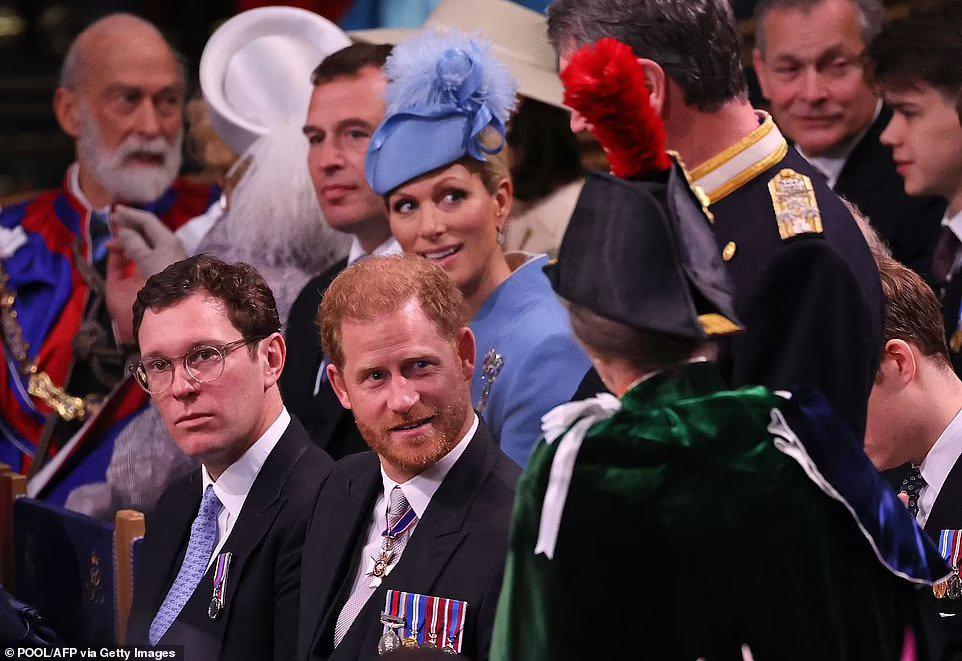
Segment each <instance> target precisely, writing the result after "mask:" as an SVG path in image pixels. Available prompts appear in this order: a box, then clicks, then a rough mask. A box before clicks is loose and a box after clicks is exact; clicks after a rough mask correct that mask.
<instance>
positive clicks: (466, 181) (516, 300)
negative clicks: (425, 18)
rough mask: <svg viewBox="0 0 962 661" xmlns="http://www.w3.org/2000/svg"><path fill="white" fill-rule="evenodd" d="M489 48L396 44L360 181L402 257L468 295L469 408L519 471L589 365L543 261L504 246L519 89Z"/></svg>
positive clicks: (449, 40)
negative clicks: (412, 257)
mask: <svg viewBox="0 0 962 661" xmlns="http://www.w3.org/2000/svg"><path fill="white" fill-rule="evenodd" d="M490 50H491V48H490V45H489V44H488V43H486V42H485V41H483V40H482V39H479V38H477V37H468V36H466V35H464V34H462V33H460V32H457V31H448V32H435V31H427V32H423V33H421V34H420V35H418V36H416V37H414V38H413V39H411V40H409V41H407V42H404V43H402V44H400V45H398V46H397V47H396V48H395V49H394V53H393V54H392V55H391V57H390V58H389V59H388V62H387V65H386V67H385V73H386V74H387V78H388V80H389V84H388V91H387V95H388V113H387V117H386V118H385V120H384V123H383V124H381V126H380V127H379V128H378V130H377V132H376V133H375V134H374V136H373V138H372V139H371V144H370V147H369V149H368V153H367V180H368V183H369V184H370V185H371V188H372V189H373V190H374V191H375V192H377V193H378V194H380V195H383V196H384V199H385V202H386V204H387V206H388V212H389V216H390V221H391V232H392V233H393V234H394V236H395V237H396V238H397V240H398V241H399V242H400V244H401V246H402V247H403V248H404V250H405V251H407V252H412V253H417V254H419V255H423V256H424V257H425V258H427V259H429V260H431V261H433V262H434V263H435V264H437V265H439V266H440V267H441V268H442V269H444V270H445V271H446V272H447V273H448V275H449V276H451V278H452V280H454V282H455V284H456V285H457V286H458V288H459V289H460V290H461V292H462V293H463V294H464V297H465V299H466V300H467V303H468V307H469V309H470V310H471V312H472V315H473V320H472V322H471V329H472V330H473V331H474V333H475V335H476V336H477V347H478V353H477V369H476V372H475V377H474V383H473V385H472V393H471V395H472V399H473V403H474V406H475V408H477V409H478V410H479V412H480V413H482V414H483V416H484V419H485V421H486V422H487V423H488V425H489V426H490V428H491V431H492V433H493V434H494V436H495V437H496V438H498V439H499V441H500V444H501V447H502V449H503V450H504V451H505V453H506V454H507V455H508V456H510V457H511V458H512V459H513V460H514V461H516V462H518V463H519V464H520V465H522V466H524V465H525V464H526V463H527V460H528V457H529V455H530V454H531V451H532V449H533V448H534V445H535V442H536V441H537V439H538V437H539V436H540V435H541V416H543V415H544V414H545V413H547V412H548V411H550V410H551V409H552V408H554V407H555V406H557V405H558V404H562V403H564V402H567V401H568V400H569V399H570V398H571V396H572V395H573V394H574V393H575V391H576V390H577V389H578V385H579V384H580V383H581V380H582V379H583V378H584V376H585V374H586V373H587V371H588V369H589V367H590V362H589V360H588V357H587V354H586V353H585V352H584V350H583V349H582V348H581V346H580V345H579V344H578V343H577V341H576V340H575V338H574V335H573V334H572V331H571V326H570V322H569V321H568V317H567V314H566V313H565V311H564V309H563V308H562V306H561V304H560V303H559V302H558V301H557V299H556V297H555V295H554V293H553V291H552V289H551V285H550V284H549V282H548V279H547V277H546V276H545V275H544V272H543V271H542V269H543V267H544V266H545V265H546V263H547V257H546V256H545V255H530V254H527V253H508V254H506V253H505V252H504V251H503V249H502V247H501V243H500V237H501V236H502V234H503V231H504V226H505V222H506V221H507V218H508V215H509V212H510V211H511V202H512V191H513V186H512V182H511V176H510V174H509V171H508V164H507V158H506V154H505V153H504V151H503V148H504V146H505V125H506V124H507V122H508V120H509V119H510V116H511V113H512V112H513V110H514V108H515V103H516V85H515V82H514V80H513V79H512V77H511V75H510V73H509V72H508V69H507V68H506V67H505V65H504V64H502V63H501V62H500V61H498V60H497V59H496V58H495V57H494V56H493V55H492V54H491V52H490Z"/></svg>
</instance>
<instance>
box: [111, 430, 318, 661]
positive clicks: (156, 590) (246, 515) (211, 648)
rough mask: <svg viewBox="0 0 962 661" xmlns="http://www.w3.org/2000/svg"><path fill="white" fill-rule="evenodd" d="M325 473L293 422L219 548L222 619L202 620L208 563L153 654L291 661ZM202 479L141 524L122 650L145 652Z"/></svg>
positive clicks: (196, 659) (183, 485)
mask: <svg viewBox="0 0 962 661" xmlns="http://www.w3.org/2000/svg"><path fill="white" fill-rule="evenodd" d="M333 467H334V462H333V461H331V458H330V457H328V456H327V455H326V454H324V453H323V452H321V451H320V450H318V449H317V448H316V447H314V445H313V444H312V443H311V441H310V438H309V437H308V436H307V432H305V431H304V428H303V427H302V426H301V424H300V423H299V422H298V421H297V418H293V417H292V418H291V422H290V424H289V425H288V427H287V430H286V431H285V432H284V433H283V435H281V438H280V440H279V441H278V442H277V445H276V446H274V449H273V450H271V453H270V454H269V455H268V457H267V461H265V462H264V465H263V466H262V467H261V470H260V472H259V473H258V474H257V478H256V479H255V480H254V484H253V485H252V486H251V490H250V492H249V493H248V494H247V500H245V501H244V507H243V508H242V509H241V513H240V516H238V518H237V522H236V523H235V524H234V527H233V528H232V529H231V532H230V535H229V536H228V537H227V540H226V541H225V542H224V546H223V547H221V549H220V553H227V552H228V551H229V552H230V553H231V554H232V558H231V562H230V566H229V568H228V572H227V581H226V593H225V597H224V608H223V610H222V611H221V613H220V614H219V615H218V616H217V618H216V619H211V618H210V617H209V614H208V607H209V606H210V601H211V597H212V596H213V582H214V571H215V569H216V566H217V563H216V562H214V563H211V565H210V567H209V568H208V569H207V572H206V574H204V578H202V579H201V582H200V584H199V585H198V586H197V589H196V590H194V592H193V594H192V595H191V597H190V598H189V599H188V600H187V603H186V604H185V605H184V608H183V610H181V612H180V615H178V616H177V619H176V620H174V623H173V624H172V625H171V626H170V628H169V629H168V630H167V633H166V634H164V637H163V638H161V639H160V641H159V643H158V644H159V645H183V646H184V650H185V654H186V656H185V658H187V659H191V661H204V660H210V661H213V660H214V659H224V660H233V659H259V660H260V659H262V660H264V661H267V660H269V659H275V660H276V661H288V660H289V659H291V658H293V656H294V650H295V647H296V643H297V609H298V604H299V600H300V587H301V586H300V570H301V549H302V546H303V544H304V533H305V531H306V529H307V522H308V513H309V512H310V511H311V510H313V508H314V504H315V501H316V499H317V494H318V492H319V491H320V488H321V486H322V485H323V484H324V482H325V480H326V479H327V477H328V475H330V473H331V470H332V468H333ZM201 470H202V469H198V470H196V471H194V472H192V473H190V474H188V475H186V476H184V477H183V478H181V479H180V480H177V481H175V482H174V483H173V484H171V485H170V487H168V488H167V491H165V492H164V495H163V496H161V498H160V501H159V502H158V503H157V509H156V511H155V512H154V514H153V516H151V517H150V518H149V519H148V520H147V535H146V537H145V539H144V549H143V555H142V556H141V557H140V558H138V575H137V580H136V581H135V589H134V603H133V606H132V609H131V613H130V623H129V629H128V640H127V643H128V644H129V645H147V634H148V631H149V628H150V623H151V622H152V621H153V619H154V616H155V615H156V614H157V611H158V609H159V608H160V606H161V604H162V603H163V601H164V598H165V597H166V596H167V592H168V591H169V590H170V585H171V584H172V583H173V581H174V579H175V578H176V576H177V572H178V571H179V570H180V565H181V562H182V561H183V558H184V554H185V552H186V551H187V543H188V541H189V539H190V527H191V524H192V523H193V521H194V518H195V517H196V516H197V510H198V508H199V507H200V499H201V489H202V484H203V479H202V477H201Z"/></svg>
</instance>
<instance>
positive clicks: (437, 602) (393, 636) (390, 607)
mask: <svg viewBox="0 0 962 661" xmlns="http://www.w3.org/2000/svg"><path fill="white" fill-rule="evenodd" d="M467 608H468V604H467V602H464V601H458V600H456V599H446V598H443V597H433V596H430V595H423V594H415V593H413V592H401V591H400V590H388V591H387V595H385V598H384V612H383V613H382V615H381V623H382V624H383V625H384V630H383V632H382V635H381V639H380V641H379V642H378V651H379V652H380V653H382V654H386V653H387V652H389V651H393V650H395V649H398V648H407V649H417V648H425V649H433V650H440V652H441V653H443V654H460V653H461V645H462V639H463V628H464V617H465V613H466V612H467ZM381 650H384V651H383V652H381Z"/></svg>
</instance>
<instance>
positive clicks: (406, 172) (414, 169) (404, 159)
mask: <svg viewBox="0 0 962 661" xmlns="http://www.w3.org/2000/svg"><path fill="white" fill-rule="evenodd" d="M491 51H492V47H491V44H489V43H488V42H487V41H485V40H484V39H482V38H481V37H479V36H478V35H471V36H469V35H466V34H464V33H462V32H459V31H457V30H446V31H438V30H434V29H430V30H426V31H424V32H421V33H420V34H418V35H417V36H415V37H413V38H411V39H409V40H408V41H405V42H403V43H401V44H399V45H397V46H396V47H395V48H394V51H393V52H392V54H391V56H390V57H389V58H388V60H387V64H386V65H385V68H384V73H385V75H386V76H387V79H388V87H387V103H388V111H387V117H386V118H385V120H384V122H383V123H382V124H381V126H380V127H378V130H377V131H376V132H375V134H374V136H373V137H372V139H371V144H370V147H369V148H368V159H367V177H368V183H369V184H370V185H371V188H372V189H373V190H374V191H375V192H377V193H379V194H381V195H384V194H386V193H387V192H388V191H390V190H393V189H394V188H396V187H397V186H399V185H400V184H403V183H405V182H407V181H410V180H411V179H414V178H416V177H418V176H420V175H422V174H425V173H427V172H430V171H431V170H434V169H437V168H439V167H443V166H444V165H448V164H450V163H453V162H455V161H457V160H459V159H460V158H462V157H464V156H470V157H472V158H475V159H476V160H479V161H484V160H486V158H487V155H489V154H496V153H498V152H499V151H501V149H502V148H503V147H504V140H505V132H506V125H507V123H508V120H509V119H510V117H511V114H512V113H513V112H514V110H515V107H516V105H517V89H518V88H517V83H516V82H515V80H514V78H513V77H512V75H511V73H510V71H509V70H508V67H507V66H505V65H504V64H503V63H502V62H501V61H500V60H498V59H497V58H496V57H495V56H494V55H493V54H492V52H491ZM492 129H493V130H494V131H496V132H497V133H498V134H499V135H500V137H501V144H500V145H498V146H497V147H496V148H488V147H485V146H484V145H483V144H482V137H483V136H484V134H485V132H487V131H489V130H492Z"/></svg>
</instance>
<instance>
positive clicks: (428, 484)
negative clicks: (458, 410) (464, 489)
mask: <svg viewBox="0 0 962 661" xmlns="http://www.w3.org/2000/svg"><path fill="white" fill-rule="evenodd" d="M471 416H472V417H473V418H474V421H473V422H472V423H471V428H470V429H468V433H466V434H465V435H464V437H463V438H462V439H461V440H460V441H459V442H458V444H457V445H455V446H454V447H453V448H451V450H450V451H449V452H448V453H447V454H446V455H444V456H443V457H441V458H440V459H439V460H438V462H437V463H436V464H434V465H433V466H431V467H430V468H428V469H427V470H425V471H423V472H422V473H421V474H419V475H415V476H414V477H412V478H411V479H410V480H408V481H407V482H405V483H403V484H400V485H398V483H397V482H395V481H394V480H392V479H391V478H389V477H388V476H387V473H385V472H384V466H381V481H382V482H383V484H384V495H385V497H386V498H387V500H388V502H390V497H391V491H392V490H393V489H394V487H395V486H400V487H401V492H402V493H403V494H404V497H405V498H407V501H408V503H410V505H411V508H412V509H414V513H415V514H417V515H418V518H419V519H420V518H421V517H422V516H424V512H425V510H427V508H428V505H429V504H430V503H431V498H433V497H434V494H435V492H436V491H437V490H438V487H440V486H441V482H443V481H444V478H445V477H447V474H448V473H449V472H450V471H451V468H452V467H453V466H454V464H456V463H457V461H458V459H460V458H461V455H462V454H464V451H465V450H466V449H467V447H468V443H470V442H471V439H472V438H474V434H475V432H477V431H478V416H477V414H475V413H473V412H472V413H471Z"/></svg>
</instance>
